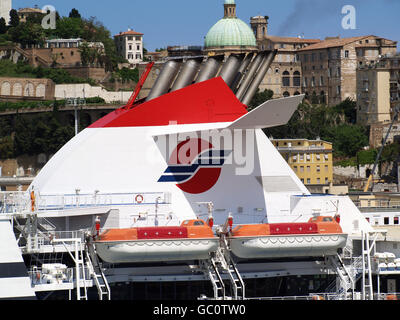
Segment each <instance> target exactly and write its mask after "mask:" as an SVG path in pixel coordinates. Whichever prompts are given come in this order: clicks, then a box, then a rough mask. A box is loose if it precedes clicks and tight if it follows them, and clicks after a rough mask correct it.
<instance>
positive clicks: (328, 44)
mask: <svg viewBox="0 0 400 320" xmlns="http://www.w3.org/2000/svg"><path fill="white" fill-rule="evenodd" d="M368 37H370V36H360V37H352V38H335V39H329V40H323V41H321V42H319V43H315V44H312V45H309V46H308V47H305V48H302V49H299V50H298V51H307V50H317V49H327V48H335V47H342V46H345V45H346V44H349V43H352V42H355V41H359V40H362V39H364V38H368Z"/></svg>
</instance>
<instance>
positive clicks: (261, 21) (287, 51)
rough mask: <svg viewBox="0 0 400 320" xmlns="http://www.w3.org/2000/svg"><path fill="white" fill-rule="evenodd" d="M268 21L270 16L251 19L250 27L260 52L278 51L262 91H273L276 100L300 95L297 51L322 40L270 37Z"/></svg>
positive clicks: (300, 75) (299, 70) (263, 83)
mask: <svg viewBox="0 0 400 320" xmlns="http://www.w3.org/2000/svg"><path fill="white" fill-rule="evenodd" d="M268 19H269V17H268V16H265V17H264V16H256V17H252V18H250V25H251V27H252V29H253V32H254V34H255V36H256V39H257V46H258V48H259V49H260V50H273V49H276V50H278V53H277V55H276V57H275V59H274V61H273V63H272V64H271V67H270V69H269V70H268V73H267V75H266V76H265V78H264V80H263V82H262V83H261V85H260V90H265V89H269V90H272V91H273V92H274V97H275V98H278V97H287V96H293V95H297V94H300V93H301V92H302V88H301V78H302V70H301V63H300V61H298V59H297V50H299V49H301V48H304V47H306V46H309V45H312V44H315V43H318V42H320V41H321V40H319V39H304V38H302V37H297V38H296V37H278V36H272V35H269V34H268Z"/></svg>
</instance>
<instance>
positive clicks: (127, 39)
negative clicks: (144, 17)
mask: <svg viewBox="0 0 400 320" xmlns="http://www.w3.org/2000/svg"><path fill="white" fill-rule="evenodd" d="M114 41H115V45H116V47H117V52H118V54H119V55H120V56H121V57H123V58H125V59H126V60H128V62H129V64H130V66H131V67H134V66H135V65H136V64H138V63H140V62H142V61H143V33H140V32H136V31H133V30H131V29H128V31H125V32H120V33H119V34H117V35H115V36H114Z"/></svg>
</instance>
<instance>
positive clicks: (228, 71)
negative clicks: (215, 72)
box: [219, 54, 244, 87]
mask: <svg viewBox="0 0 400 320" xmlns="http://www.w3.org/2000/svg"><path fill="white" fill-rule="evenodd" d="M243 58H244V54H241V55H236V54H231V55H230V56H229V58H228V59H227V60H226V62H225V63H224V65H223V67H222V68H221V71H220V73H219V76H220V77H221V78H222V79H224V81H225V83H226V84H227V85H228V86H229V87H230V86H231V85H232V83H233V81H234V80H235V77H236V75H237V73H238V71H239V68H240V66H241V63H242V61H243Z"/></svg>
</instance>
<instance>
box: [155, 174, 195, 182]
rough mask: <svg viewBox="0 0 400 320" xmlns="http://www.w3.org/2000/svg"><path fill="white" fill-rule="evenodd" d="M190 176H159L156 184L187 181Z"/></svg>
mask: <svg viewBox="0 0 400 320" xmlns="http://www.w3.org/2000/svg"><path fill="white" fill-rule="evenodd" d="M190 177H191V175H181V176H161V177H160V179H158V182H181V181H183V180H186V179H189V178H190Z"/></svg>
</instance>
